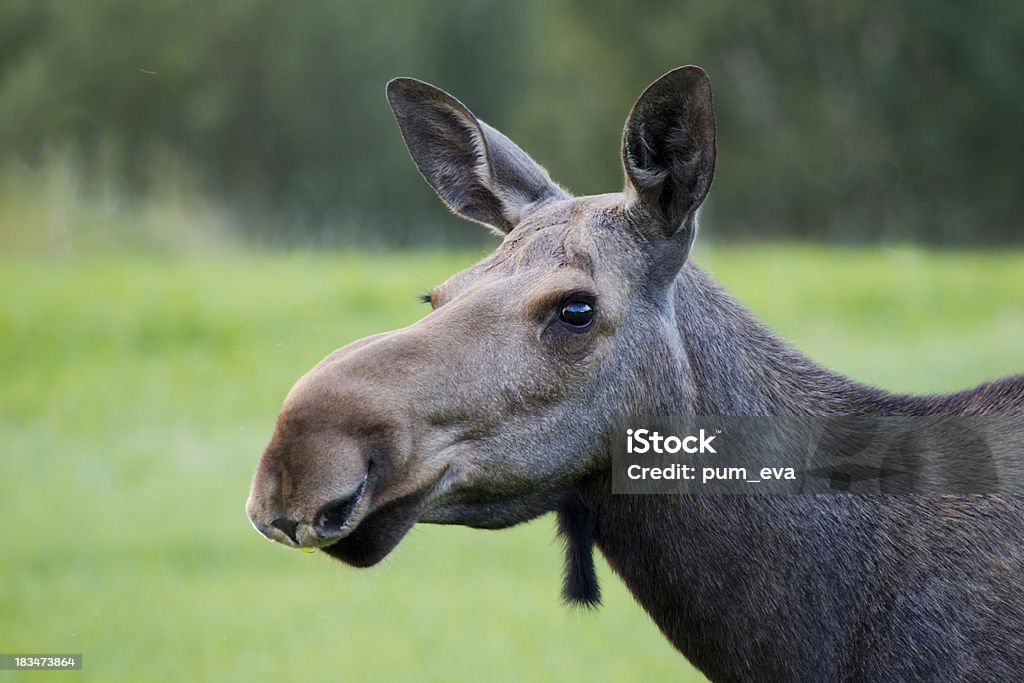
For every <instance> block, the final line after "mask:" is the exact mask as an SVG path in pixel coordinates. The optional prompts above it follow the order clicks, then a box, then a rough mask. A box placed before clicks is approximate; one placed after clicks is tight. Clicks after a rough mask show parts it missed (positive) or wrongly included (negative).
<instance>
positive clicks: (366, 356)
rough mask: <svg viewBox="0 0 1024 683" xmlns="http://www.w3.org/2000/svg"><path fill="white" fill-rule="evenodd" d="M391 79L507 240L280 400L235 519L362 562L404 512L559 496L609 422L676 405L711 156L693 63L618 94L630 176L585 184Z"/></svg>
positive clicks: (462, 191)
mask: <svg viewBox="0 0 1024 683" xmlns="http://www.w3.org/2000/svg"><path fill="white" fill-rule="evenodd" d="M387 96H388V101H389V102H390V104H391V107H392V109H393V111H394V114H395V117H396V119H397V121H398V124H399V127H400V128H401V131H402V135H403V137H404V139H405V142H406V145H407V147H408V149H409V153H410V155H411V156H412V159H413V161H414V162H415V163H416V166H417V167H418V168H419V170H420V172H421V173H422V175H423V177H424V178H425V179H426V180H427V182H428V183H429V184H430V185H431V187H433V188H434V190H435V191H436V192H437V194H438V196H439V197H440V198H441V199H442V201H444V203H445V204H447V205H448V207H449V208H450V209H451V210H452V211H453V212H455V213H456V214H458V215H460V216H463V217H465V218H468V219H470V220H473V221H477V222H479V223H482V224H484V225H486V226H488V227H489V228H491V229H492V230H494V231H496V232H497V233H499V235H501V236H502V237H503V239H502V242H501V244H500V246H499V247H498V248H497V249H496V250H495V252H494V253H493V254H491V255H490V256H488V257H487V258H485V259H484V260H482V261H481V262H479V263H477V264H476V265H474V266H472V267H470V268H468V269H467V270H464V271H462V272H460V273H457V274H455V275H454V276H452V277H451V278H449V279H448V280H447V281H446V282H444V283H442V284H439V285H437V286H436V287H434V288H433V290H432V291H431V292H430V295H429V303H430V305H431V307H432V309H433V310H432V311H431V312H430V313H429V314H428V315H426V316H425V317H424V318H422V319H421V320H419V321H417V322H415V323H414V324H412V325H410V326H408V327H405V328H402V329H399V330H394V331H391V332H385V333H382V334H378V335H375V336H371V337H368V338H366V339H362V340H359V341H356V342H353V343H351V344H349V345H347V346H345V347H343V348H341V349H338V350H337V351H335V352H333V353H331V354H330V355H329V356H327V357H326V358H325V359H324V360H322V361H321V362H320V363H318V364H317V365H316V366H315V367H314V368H313V369H312V370H310V371H309V372H307V373H306V374H305V376H303V377H302V378H301V379H299V381H298V382H297V383H296V384H295V386H294V387H293V388H292V390H291V391H290V392H289V393H288V396H287V398H286V399H285V401H284V406H283V407H282V409H281V413H280V416H279V417H278V419H277V425H276V427H275V430H274V433H273V436H272V438H271V440H270V443H269V445H268V446H267V448H266V450H265V452H264V453H263V456H262V458H261V459H260V462H259V466H258V468H257V470H256V475H255V478H254V481H253V484H252V492H251V495H250V497H249V501H248V505H247V512H248V515H249V518H250V520H251V521H252V523H253V525H254V526H255V527H256V528H257V529H258V530H259V531H260V532H261V533H262V534H264V535H266V536H267V537H269V538H271V539H273V540H275V541H279V542H280V543H283V544H285V545H289V546H297V547H300V548H321V549H323V550H324V552H326V553H328V554H330V555H332V556H334V557H336V558H338V559H340V560H342V561H344V562H346V563H348V564H351V565H356V566H368V565H372V564H374V563H376V562H378V561H380V560H381V559H382V558H383V557H385V556H386V555H387V554H388V553H389V552H390V551H391V550H392V549H393V548H394V547H395V545H396V544H397V543H398V542H399V541H400V540H401V539H402V537H403V536H404V535H405V533H406V532H407V531H408V530H409V528H410V527H411V526H412V525H413V524H414V523H416V522H435V523H443V524H464V525H468V526H473V527H484V528H500V527H506V526H510V525H513V524H517V523H519V522H523V521H525V520H529V519H531V518H533V517H536V516H537V515H540V514H542V513H545V512H548V511H551V510H555V509H557V508H558V507H559V506H560V505H561V504H562V501H564V500H565V497H566V495H567V494H568V493H570V492H572V491H573V489H574V487H576V486H577V485H578V484H579V482H581V481H582V480H584V479H585V478H587V477H588V476H589V475H590V474H592V473H593V472H595V471H598V470H600V469H601V468H602V467H607V464H608V463H607V461H608V458H609V444H610V440H611V438H612V435H611V432H612V429H613V426H614V425H616V424H621V422H622V420H624V419H628V416H629V415H631V414H635V413H647V414H651V413H658V412H659V409H661V408H665V410H663V411H662V412H678V411H679V410H680V407H681V406H686V405H687V401H689V400H691V397H690V396H689V394H690V393H691V392H690V389H689V387H688V385H687V382H686V381H680V380H679V378H680V377H682V378H685V377H686V374H687V368H688V360H687V354H686V353H685V350H684V349H683V347H682V344H681V343H680V340H679V335H678V333H675V331H676V330H677V328H678V324H677V321H676V319H675V317H676V310H675V307H674V297H673V296H672V295H671V291H672V288H673V286H674V282H675V280H676V276H677V274H678V272H679V270H680V268H681V267H682V266H683V264H684V262H685V261H686V258H687V255H688V253H689V251H690V246H691V244H692V242H693V238H694V235H695V232H696V213H697V209H698V207H699V206H700V204H701V202H702V200H703V199H704V197H705V195H706V194H707V192H708V189H709V187H710V186H711V181H712V176H713V173H714V164H715V119H714V113H713V111H712V105H711V89H710V84H709V82H708V78H707V76H706V74H705V73H704V71H703V70H701V69H700V68H697V67H693V66H687V67H682V68H679V69H676V70H673V71H671V72H669V73H667V74H665V75H664V76H662V77H661V78H659V79H658V80H657V81H655V82H654V83H653V84H652V85H651V86H650V87H648V88H647V90H645V91H644V93H643V94H642V95H641V96H640V98H639V99H638V100H637V102H636V104H635V105H634V106H633V109H632V111H631V112H630V114H629V116H628V118H627V121H626V125H625V129H624V132H623V137H622V163H623V167H624V169H625V189H624V190H623V191H622V192H619V193H613V194H604V195H597V196H587V197H578V198H577V197H573V196H572V195H570V194H569V193H568V192H567V191H566V190H564V189H562V188H561V187H559V186H558V185H556V184H555V183H554V182H552V180H551V178H550V177H549V175H548V173H547V172H546V171H545V170H544V169H543V168H542V167H541V166H539V165H538V164H537V163H536V162H534V161H533V160H532V159H531V158H530V157H529V156H527V155H526V153H525V152H523V151H522V150H521V149H520V148H519V147H517V146H516V145H515V144H514V143H513V142H511V141H510V140H509V139H508V138H507V137H505V136H504V135H503V134H501V133H500V132H498V131H497V130H495V129H494V128H492V127H491V126H489V125H487V124H486V123H484V122H482V121H480V120H479V119H477V118H476V117H475V116H474V115H473V114H472V113H471V112H470V110H469V109H468V108H466V107H465V106H464V105H463V104H462V103H461V102H459V101H458V100H456V99H455V98H453V97H452V96H451V95H449V94H447V93H445V92H444V91H442V90H439V89H438V88H436V87H434V86H432V85H428V84H426V83H423V82H421V81H418V80H415V79H411V78H399V79H395V80H393V81H391V82H390V83H388V86H387ZM666 376H670V377H671V381H667V377H666ZM667 406H671V411H669V410H668V409H667Z"/></svg>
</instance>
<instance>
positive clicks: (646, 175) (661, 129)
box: [622, 66, 715, 249]
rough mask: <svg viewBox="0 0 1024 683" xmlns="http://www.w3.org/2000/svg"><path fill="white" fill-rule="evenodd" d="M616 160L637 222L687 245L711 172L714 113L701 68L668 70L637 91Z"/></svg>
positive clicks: (710, 178)
mask: <svg viewBox="0 0 1024 683" xmlns="http://www.w3.org/2000/svg"><path fill="white" fill-rule="evenodd" d="M622 164H623V166H624V168H625V171H626V192H627V194H630V195H631V196H632V198H631V201H630V209H631V210H632V211H633V212H635V213H636V214H639V216H638V218H639V223H640V225H643V226H645V228H646V229H647V230H651V229H652V228H653V234H652V235H651V237H656V236H660V237H674V236H677V235H678V236H679V237H680V238H683V241H685V242H686V243H687V244H686V247H687V249H688V248H689V240H691V239H692V238H693V217H694V214H695V213H696V211H697V207H699V206H700V204H701V202H702V201H704V197H705V196H706V195H707V193H708V189H709V188H710V187H711V180H712V178H713V177H714V174H715V113H714V110H713V109H712V107H711V83H710V81H709V80H708V76H707V74H706V73H704V70H703V69H701V68H700V67H697V66H683V67H680V68H678V69H674V70H672V71H669V72H668V73H667V74H665V75H664V76H662V77H661V78H659V79H658V80H656V81H655V82H654V83H652V84H651V85H650V86H648V88H647V89H646V90H645V91H644V92H643V94H642V95H640V98H639V99H638V100H637V101H636V104H634V105H633V109H632V111H630V112H629V117H628V118H627V119H626V127H625V129H624V130H623V133H622ZM647 226H650V227H647ZM680 230H683V232H682V233H680Z"/></svg>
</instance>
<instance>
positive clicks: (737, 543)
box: [247, 67, 1024, 681]
mask: <svg viewBox="0 0 1024 683" xmlns="http://www.w3.org/2000/svg"><path fill="white" fill-rule="evenodd" d="M388 96H389V99H390V101H391V103H392V106H393V108H394V110H395V115H396V117H397V119H398V122H399V125H400V126H401V129H402V133H403V135H404V137H405V139H406V143H407V145H408V147H409V150H410V153H411V155H412V157H413V159H414V161H415V162H416V164H417V166H418V167H419V169H420V171H421V172H422V173H423V175H424V177H425V178H426V179H427V181H428V182H429V183H430V184H431V186H433V187H434V189H435V190H436V191H437V192H438V194H439V195H440V196H441V198H442V199H443V200H444V201H445V202H446V203H447V204H449V206H451V207H452V208H453V210H455V211H456V212H457V213H459V214H461V215H464V216H466V217H468V218H471V219H473V220H477V221H480V222H483V223H486V224H489V225H492V226H494V227H496V228H498V229H499V230H501V231H502V232H504V233H507V234H506V236H505V238H504V239H503V241H502V244H501V246H500V247H499V248H498V249H497V250H495V252H494V253H493V254H492V255H490V256H489V257H487V258H485V259H484V260H483V261H481V262H480V263H478V264H476V265H475V266H473V267H471V268H469V269H467V270H465V271H463V272H461V273H458V274H456V275H455V276H453V277H452V278H450V279H449V280H448V281H447V282H445V283H443V284H441V285H439V286H438V287H436V288H435V289H434V291H433V293H432V297H431V302H432V304H433V307H434V311H433V312H432V313H430V314H429V315H427V316H426V317H424V318H423V319H422V320H420V321H419V322H417V323H415V324H413V325H411V326H409V327H406V328H403V329H401V330H396V331H394V332H388V333H384V334H380V335H376V336H374V337H370V338H367V339H364V340H360V341H358V342H355V343H353V344H350V345H349V346H347V347H344V348H342V349H339V350H338V351H336V352H334V353H332V354H331V355H330V356H328V357H327V358H325V359H324V360H323V361H322V362H321V363H320V364H318V365H317V366H316V367H315V368H313V369H312V370H311V371H310V372H309V373H307V374H306V375H305V376H304V377H303V378H301V379H300V380H299V381H298V382H297V383H296V385H295V387H294V388H293V389H292V391H291V392H290V393H289V395H288V397H287V399H286V400H285V404H284V406H283V407H282V410H281V414H280V416H279V417H278V422H277V426H276V429H275V431H274V436H273V438H272V439H271V441H270V443H269V444H268V446H267V449H266V451H265V452H264V454H263V457H262V458H261V460H260V464H259V466H258V468H257V472H256V476H255V478H254V481H253V487H252V493H251V495H250V499H249V502H248V505H247V511H248V514H249V517H250V519H251V520H252V522H253V524H254V526H256V528H257V529H258V530H259V531H260V532H261V533H263V534H265V535H266V536H268V537H270V538H272V539H274V540H276V541H279V542H281V543H283V544H286V545H291V546H296V545H297V546H318V547H322V548H323V549H324V551H325V552H327V553H328V554H330V555H332V556H334V557H337V558H338V559H341V560H343V561H345V562H347V563H349V564H352V565H356V566H368V565H372V564H374V563H376V562H378V561H380V560H381V559H382V558H383V557H385V556H386V555H387V554H388V553H389V552H390V551H391V549H392V548H394V546H395V545H396V544H397V543H398V542H399V541H400V540H401V538H402V537H403V536H404V534H405V533H406V532H407V531H408V529H409V528H410V527H411V526H412V524H413V523H415V522H417V521H421V522H433V523H442V524H464V525H469V526H475V527H483V528H499V527H504V526H511V525H513V524H518V523H520V522H523V521H526V520H528V519H532V518H534V517H536V516H538V515H540V514H544V513H545V512H549V511H558V514H559V518H560V530H561V533H562V534H563V535H564V536H566V546H567V581H566V584H565V594H566V596H567V597H568V598H569V599H571V600H575V601H579V602H583V603H588V604H592V603H595V602H596V601H597V599H598V597H599V594H598V590H597V585H596V582H595V579H594V574H593V567H592V565H591V563H590V548H591V546H592V545H594V546H596V547H597V548H599V549H600V551H601V552H602V553H603V554H604V556H605V557H606V558H607V559H608V562H609V563H610V564H611V566H612V568H613V569H614V570H615V571H616V572H617V573H618V574H619V575H620V576H621V577H622V579H623V580H624V581H625V583H626V585H627V586H628V587H629V589H630V590H631V591H632V593H633V595H634V596H636V598H637V600H638V601H639V602H640V604H641V605H642V606H643V607H644V609H645V610H647V611H648V612H649V613H650V615H651V617H652V618H653V619H654V621H655V622H656V623H657V624H658V626H659V627H660V628H661V630H662V631H663V632H664V634H665V635H666V636H667V637H668V638H669V640H671V642H672V643H673V644H674V645H675V646H676V647H677V648H678V649H679V650H680V651H681V652H682V653H683V654H685V655H686V656H687V657H688V658H689V659H690V660H691V661H692V662H693V663H694V664H695V665H696V666H698V667H699V668H700V669H701V670H702V671H704V672H705V673H706V674H707V675H708V676H709V677H710V678H712V679H715V680H722V681H734V680H749V681H769V680H770V681H775V680H777V681H821V680H870V679H875V680H936V681H939V680H941V681H946V680H1017V679H1019V678H1020V677H1021V676H1022V675H1024V498H1022V495H1021V494H1020V493H1017V492H1012V493H1011V494H1008V495H961V496H949V495H947V496H924V495H913V496H911V495H906V496H899V495H888V496H834V495H792V496H700V495H697V496H621V495H619V496H616V495H612V493H611V483H610V452H609V451H610V448H611V443H612V438H613V434H612V432H613V429H614V426H615V425H621V424H623V423H624V422H628V421H629V420H630V419H631V418H633V417H636V416H644V415H672V414H677V415H678V414H693V415H721V416H744V415H747V416H749V415H756V416H771V415H796V416H830V415H886V416H900V415H907V416H912V415H989V416H992V415H1008V416H1022V415H1024V376H1020V375H1018V376H1015V377H1010V378H1006V379H1003V380H999V381H995V382H989V383H986V384H982V385H980V386H978V387H976V388H974V389H970V390H966V391H961V392H957V393H954V394H949V395H938V396H920V397H919V396H907V395H896V394H890V393H887V392H885V391H882V390H880V389H876V388H872V387H867V386H864V385H861V384H858V383H856V382H853V381H851V380H849V379H846V378H844V377H842V376H840V375H838V374H836V373H834V372H831V371H829V370H827V369H825V368H822V367H820V366H818V365H817V364H815V363H814V362H813V361H811V360H809V359H808V358H807V357H805V356H804V355H802V354H800V353H799V352H798V351H796V350H795V349H793V348H792V347H790V346H789V345H787V344H786V343H785V342H783V341H782V340H781V339H779V338H778V337H777V336H776V335H774V334H773V333H772V332H771V331H770V330H768V329H767V328H766V327H765V326H764V325H763V324H762V323H760V322H759V321H758V320H757V319H756V318H755V317H754V316H753V315H751V314H750V313H749V312H748V311H747V310H746V309H745V308H743V307H742V306H741V305H740V304H739V303H738V302H736V300H734V299H733V298H732V297H731V296H730V295H729V294H728V293H727V292H726V291H725V290H724V288H723V287H721V286H720V285H719V284H717V283H716V282H715V281H714V280H713V279H712V278H711V277H710V276H709V275H708V274H707V273H705V272H704V271H703V270H701V269H700V268H699V267H698V266H697V265H695V264H693V263H692V262H690V261H688V260H687V256H688V252H689V246H690V243H691V241H692V239H693V235H694V229H695V213H696V210H697V208H698V206H699V205H700V202H701V201H702V200H703V198H704V196H705V195H706V193H707V191H708V188H709V187H710V184H711V179H712V176H713V173H714V135H715V133H714V115H713V111H712V106H711V92H710V87H709V86H708V81H707V76H706V75H705V74H704V72H703V71H701V70H700V69H698V68H697V67H683V68H681V69H677V70H675V71H672V72H670V73H669V74H666V75H665V76H663V77H662V78H661V79H659V80H658V81H656V82H655V84H653V85H652V86H651V87H650V88H648V90H647V91H645V93H644V94H643V95H642V96H641V97H640V99H639V100H638V102H637V104H636V105H635V106H634V108H633V111H632V113H631V115H630V117H629V119H628V121H627V124H626V129H625V132H624V135H623V166H624V169H625V173H626V191H625V192H624V193H621V194H610V195H600V196H595V197H581V198H571V197H569V196H568V195H567V194H566V193H565V192H564V191H563V190H561V189H560V188H558V187H557V186H556V185H554V184H553V183H551V181H550V179H548V177H547V174H546V173H545V172H544V171H543V170H542V169H540V167H539V166H537V165H536V164H534V163H533V162H532V161H530V160H529V158H528V157H526V155H525V154H524V153H523V152H522V151H521V150H519V148H518V147H515V146H514V145H513V144H512V143H511V142H509V141H508V140H507V139H506V138H504V137H503V136H501V135H500V133H497V132H496V131H494V129H492V128H490V127H488V126H486V125H485V124H482V123H480V122H478V121H477V120H476V119H475V118H474V117H473V116H472V114H470V113H469V110H468V109H466V108H465V107H464V106H463V105H461V104H460V103H459V102H458V101H457V100H455V99H454V98H452V97H451V96H449V95H447V94H445V93H443V92H441V91H440V90H437V89H436V88H434V87H433V86H428V85H426V84H423V83H420V82H418V81H413V80H411V79H399V80H396V81H392V83H391V84H389V88H388ZM580 296H586V297H587V299H586V300H587V301H592V302H593V304H594V307H595V310H596V315H595V318H594V322H593V324H592V326H590V327H588V328H586V329H585V330H582V331H581V330H578V329H570V328H569V327H567V326H566V325H564V324H562V323H561V322H560V320H559V311H560V307H561V306H562V304H563V303H564V302H565V301H567V300H570V299H572V298H573V297H580ZM339 510H342V511H344V515H343V518H341V519H337V520H335V519H334V517H337V516H338V515H339V514H340V513H338V511H339ZM325 511H326V512H329V513H331V514H326V513H325ZM325 520H326V521H325ZM282 527H283V528H286V529H288V530H289V531H290V533H288V534H286V533H284V532H282V531H280V529H281V528H282ZM509 581H510V583H511V582H514V581H515V578H514V577H512V576H510V577H509Z"/></svg>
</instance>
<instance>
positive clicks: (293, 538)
mask: <svg viewBox="0 0 1024 683" xmlns="http://www.w3.org/2000/svg"><path fill="white" fill-rule="evenodd" d="M367 479H368V476H364V477H363V481H362V483H360V484H359V487H358V488H357V489H356V490H355V491H353V492H352V493H350V494H348V495H344V496H339V497H337V498H335V499H333V500H331V501H329V502H327V503H326V504H324V505H322V506H321V507H320V508H319V509H318V510H317V511H316V512H315V513H314V514H313V515H312V518H311V520H308V521H307V520H297V519H292V518H291V517H288V516H287V515H275V514H273V513H270V514H264V513H261V512H260V511H259V510H257V509H255V507H256V506H253V505H252V504H250V505H249V506H248V507H249V509H248V510H247V512H248V516H249V521H250V522H252V525H253V526H254V527H255V528H256V530H257V531H259V532H260V533H261V534H263V535H264V536H266V537H267V538H269V539H270V540H272V541H277V542H279V543H284V544H285V545H293V546H298V547H303V548H304V547H317V546H322V545H325V544H328V543H332V542H334V541H336V540H338V539H340V538H342V537H344V536H346V535H347V534H348V532H349V531H351V530H352V528H354V524H353V522H354V518H355V517H356V512H357V511H358V510H359V507H360V503H362V502H363V499H364V498H365V496H366V483H367ZM268 517H269V518H270V519H267V518H268Z"/></svg>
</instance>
